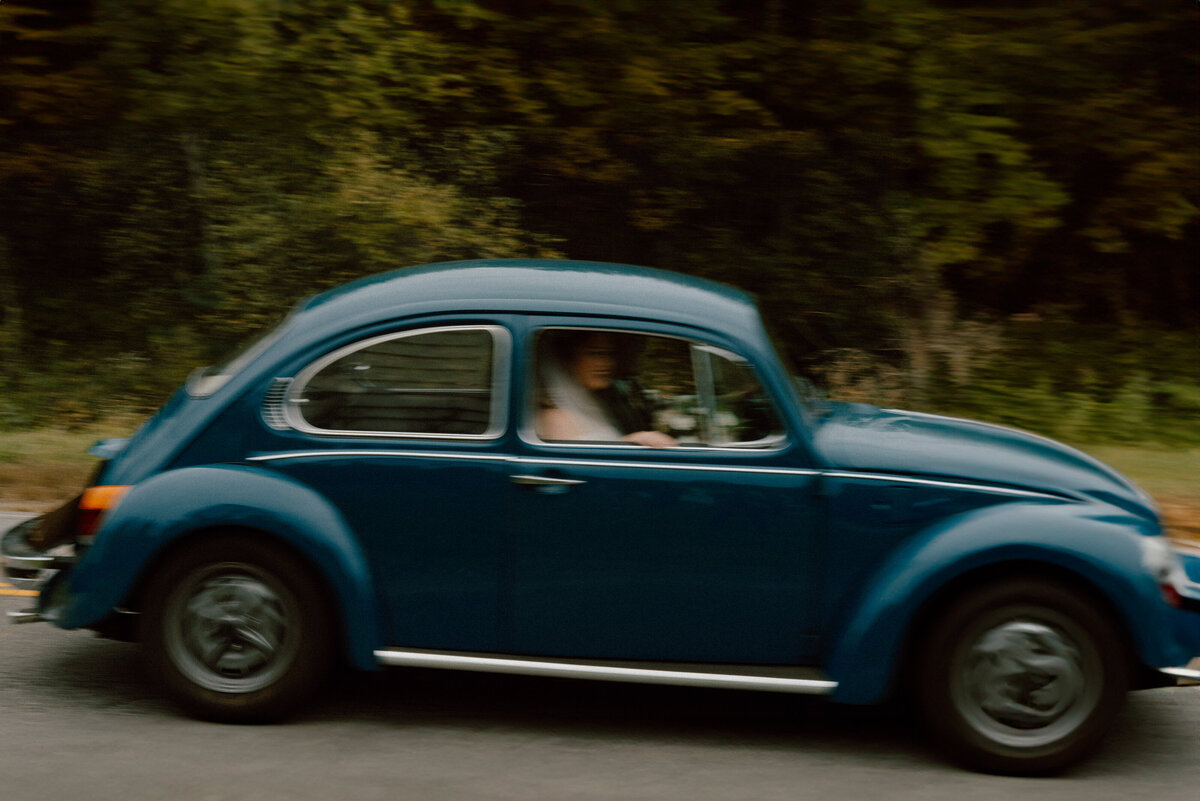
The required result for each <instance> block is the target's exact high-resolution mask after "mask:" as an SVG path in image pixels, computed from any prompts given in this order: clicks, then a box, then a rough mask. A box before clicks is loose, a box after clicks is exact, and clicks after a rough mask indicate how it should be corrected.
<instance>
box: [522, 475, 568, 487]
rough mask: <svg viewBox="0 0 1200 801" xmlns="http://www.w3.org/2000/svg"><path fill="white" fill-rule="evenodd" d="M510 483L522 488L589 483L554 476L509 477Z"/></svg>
mask: <svg viewBox="0 0 1200 801" xmlns="http://www.w3.org/2000/svg"><path fill="white" fill-rule="evenodd" d="M509 481H511V482H512V483H514V484H519V485H520V486H522V487H573V486H575V485H576V484H586V483H587V482H586V481H584V480H583V479H579V478H554V477H553V476H509Z"/></svg>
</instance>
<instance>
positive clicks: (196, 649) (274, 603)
mask: <svg viewBox="0 0 1200 801" xmlns="http://www.w3.org/2000/svg"><path fill="white" fill-rule="evenodd" d="M173 600H174V603H173V604H172V609H171V610H169V612H170V614H169V616H168V620H170V621H172V623H173V625H170V626H169V630H168V632H167V646H168V648H169V650H170V653H171V656H172V659H173V661H174V662H175V664H176V665H177V666H178V667H179V669H180V670H181V671H182V672H183V674H184V675H185V676H186V677H187V678H188V679H189V680H191V681H193V682H195V683H197V684H200V685H201V686H204V687H206V688H208V689H211V690H217V691H219V692H242V693H244V692H253V691H255V690H258V689H261V688H263V687H266V686H268V685H269V684H271V683H272V682H274V681H275V680H276V679H277V678H278V677H279V676H280V675H281V674H282V673H283V672H284V670H285V669H286V667H287V665H288V663H289V662H290V659H291V656H292V652H293V651H294V649H295V648H294V643H293V640H294V639H295V638H294V637H289V636H288V635H289V630H290V629H292V627H293V625H294V621H296V619H297V617H296V609H295V602H294V601H293V600H292V598H291V595H290V593H288V592H287V591H286V589H284V588H283V587H282V586H281V585H279V583H278V582H277V581H275V580H274V579H273V577H271V576H269V575H266V574H263V573H261V572H260V571H258V570H257V569H256V568H254V567H253V566H250V565H235V564H222V565H212V566H209V567H206V568H203V569H202V570H200V571H198V572H197V573H193V574H192V576H190V577H189V580H185V582H184V584H183V586H182V587H181V591H180V592H178V593H176V595H175V598H174V599H173Z"/></svg>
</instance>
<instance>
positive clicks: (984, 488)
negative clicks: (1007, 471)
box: [825, 470, 1065, 500]
mask: <svg viewBox="0 0 1200 801" xmlns="http://www.w3.org/2000/svg"><path fill="white" fill-rule="evenodd" d="M825 475H826V476H828V477H829V478H857V479H863V480H866V481H895V482H899V483H901V484H920V485H921V486H930V487H947V488H949V489H965V490H975V491H977V492H991V493H994V494H997V495H1013V496H1015V497H1018V498H1053V499H1054V500H1064V498H1065V496H1062V495H1055V494H1054V493H1051V492H1038V491H1037V490H1022V489H1014V488H1012V487H998V486H996V485H994V484H971V483H968V482H964V481H947V480H944V479H938V478H916V477H915V476H893V475H888V474H887V473H854V472H849V471H843V470H830V471H826V472H825Z"/></svg>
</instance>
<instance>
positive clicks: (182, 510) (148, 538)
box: [59, 465, 379, 669]
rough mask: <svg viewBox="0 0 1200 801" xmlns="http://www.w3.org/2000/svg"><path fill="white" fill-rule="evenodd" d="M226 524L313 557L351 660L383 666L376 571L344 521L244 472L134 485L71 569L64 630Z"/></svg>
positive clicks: (168, 476)
mask: <svg viewBox="0 0 1200 801" xmlns="http://www.w3.org/2000/svg"><path fill="white" fill-rule="evenodd" d="M228 527H237V528H245V529H254V530H257V531H262V532H264V533H265V534H267V535H270V536H272V537H275V538H276V539H278V540H279V541H281V542H283V543H286V544H287V545H289V546H291V547H294V548H295V549H296V550H297V551H299V552H300V553H301V554H303V555H304V556H305V557H307V558H308V559H309V561H310V562H311V563H312V564H313V565H314V566H315V567H316V568H317V569H318V570H319V571H320V573H321V575H322V576H323V577H324V578H325V580H326V581H327V582H328V585H329V588H330V590H331V591H332V593H333V595H334V598H335V602H336V604H337V607H338V609H337V611H338V612H339V613H340V616H341V620H342V624H343V625H342V629H343V631H344V633H345V637H346V644H347V648H348V651H349V654H348V655H349V658H350V660H351V662H352V663H353V664H355V665H356V666H358V667H362V668H368V669H369V668H374V667H377V663H376V661H375V658H374V651H375V649H376V648H377V647H378V643H379V629H378V623H377V610H376V605H375V593H374V589H373V585H372V581H371V574H370V571H369V569H368V567H367V560H366V558H365V557H364V555H363V553H362V551H361V549H360V548H359V545H358V542H357V541H356V540H355V538H354V536H353V535H352V534H351V532H350V530H349V529H348V528H347V526H346V523H345V521H344V520H343V519H342V516H341V514H340V513H339V512H338V511H337V509H335V508H334V507H333V506H332V505H330V504H329V503H328V502H327V501H326V500H325V499H324V498H322V497H321V496H320V495H318V494H317V493H315V492H313V491H312V490H311V489H310V488H308V487H307V486H305V485H303V484H300V483H298V482H296V481H293V480H291V479H289V478H287V477H285V476H280V475H279V474H276V473H272V472H269V471H268V470H265V469H263V468H260V467H252V466H246V465H219V466H212V467H188V468H183V469H180V470H172V471H169V472H166V473H160V474H159V475H156V476H154V477H152V478H150V479H148V480H146V481H144V482H142V483H140V484H137V485H136V486H134V487H133V488H132V489H131V490H130V491H129V492H128V494H126V495H125V497H124V498H123V499H122V500H121V503H120V505H118V506H117V508H116V509H114V510H113V511H112V512H111V513H110V515H109V516H108V518H107V519H106V520H105V521H104V523H103V525H102V527H101V528H100V530H99V531H98V532H97V535H96V539H95V544H94V545H92V547H91V548H90V549H89V550H88V551H87V553H86V554H85V555H84V557H83V558H82V559H81V560H80V562H79V563H78V564H77V565H75V568H74V570H73V571H72V573H71V576H70V584H69V600H68V602H67V606H66V608H65V610H64V611H63V614H62V617H61V620H60V621H59V625H60V626H62V627H63V628H79V627H83V626H90V625H93V624H95V623H98V622H99V621H100V620H102V619H104V618H105V617H107V616H108V615H109V614H110V613H111V611H112V610H113V608H114V607H117V606H119V605H120V604H122V603H123V602H124V601H125V600H126V599H127V598H128V597H129V596H130V594H131V593H132V592H133V590H134V588H135V587H136V586H138V584H139V583H140V582H141V579H142V574H143V571H144V570H145V569H146V568H147V566H148V565H150V564H151V563H152V561H153V560H154V558H155V557H156V556H157V555H158V554H161V553H162V552H163V549H164V548H166V547H167V546H168V545H170V544H171V543H173V542H175V541H177V540H178V539H179V538H180V537H183V536H185V535H188V534H190V533H193V532H196V531H200V530H204V529H212V528H228Z"/></svg>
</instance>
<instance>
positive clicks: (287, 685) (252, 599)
mask: <svg viewBox="0 0 1200 801" xmlns="http://www.w3.org/2000/svg"><path fill="white" fill-rule="evenodd" d="M143 624H144V628H143V633H142V639H143V641H144V644H145V649H146V656H147V660H148V663H149V666H150V669H151V671H152V672H153V673H154V674H155V676H156V678H157V679H158V680H159V681H160V682H161V683H162V685H163V686H164V687H165V688H166V690H167V692H168V693H169V694H170V695H171V696H172V697H173V698H174V699H175V700H176V701H177V702H178V703H179V704H180V705H181V706H183V707H184V708H185V709H187V710H188V711H189V712H191V713H192V714H194V715H196V716H198V717H203V718H207V719H211V720H223V721H258V720H271V719H276V718H279V717H281V716H283V715H285V714H287V713H288V712H290V711H292V710H293V709H294V708H295V707H296V706H297V705H298V704H299V703H300V702H302V701H303V700H304V699H305V698H307V697H308V696H309V695H310V694H311V693H312V692H313V690H315V689H316V687H317V686H318V685H319V684H320V682H321V681H322V680H323V679H324V677H325V676H326V675H327V673H328V670H329V667H330V665H331V662H332V658H333V637H332V622H331V618H330V614H329V610H328V606H327V604H326V602H325V599H324V598H323V596H322V593H321V592H320V591H319V588H318V586H317V585H316V583H315V581H314V580H313V579H312V578H311V576H310V572H309V570H308V569H307V566H306V565H304V564H303V563H301V562H300V561H299V560H298V559H296V558H295V557H294V556H292V555H291V554H289V553H286V552H284V551H282V550H280V549H277V548H275V547H272V546H270V545H268V544H266V543H262V542H259V541H256V540H253V539H250V538H248V537H247V536H236V535H222V536H220V537H216V538H213V539H209V540H204V541H203V542H200V543H197V544H196V545H194V546H191V547H188V548H187V550H185V551H183V552H182V553H180V554H177V555H176V556H175V557H173V558H172V559H171V560H170V561H169V562H168V563H167V564H166V565H165V566H164V567H163V569H161V570H160V571H159V572H158V574H157V575H156V576H155V577H154V579H153V581H152V582H151V585H150V587H149V588H148V590H147V593H146V602H145V605H144V614H143Z"/></svg>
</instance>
